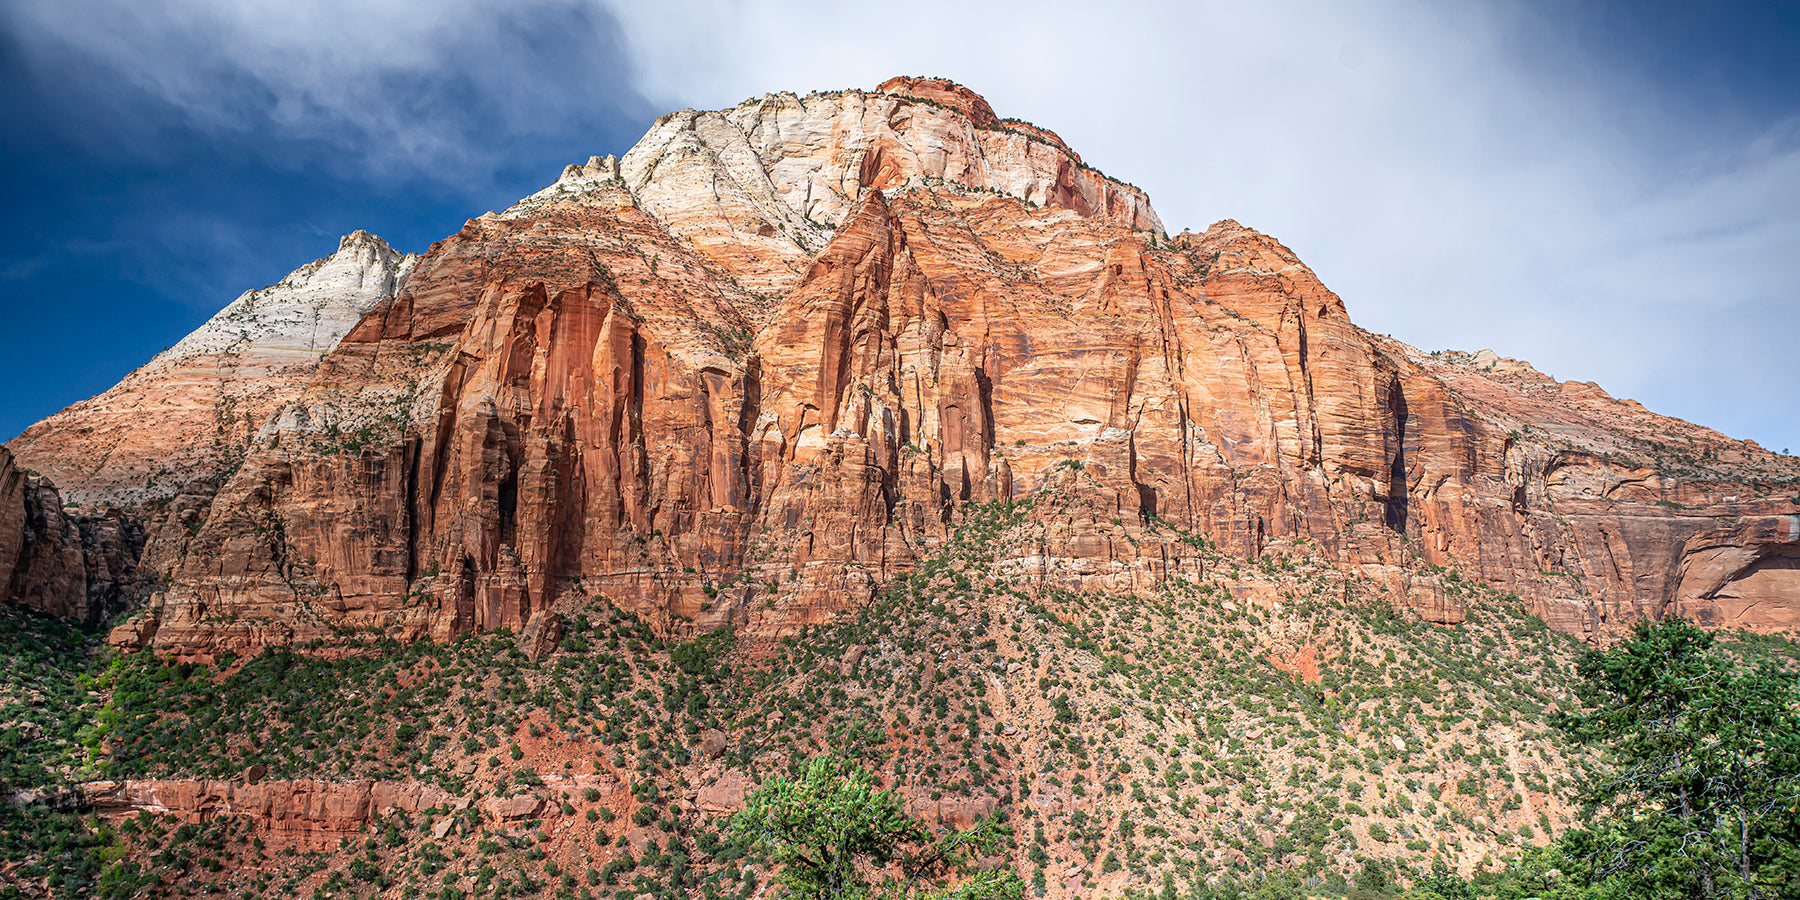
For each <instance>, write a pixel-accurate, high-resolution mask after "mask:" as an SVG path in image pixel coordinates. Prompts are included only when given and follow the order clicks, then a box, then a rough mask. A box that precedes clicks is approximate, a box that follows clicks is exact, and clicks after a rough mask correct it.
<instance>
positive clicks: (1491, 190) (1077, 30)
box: [0, 0, 1800, 450]
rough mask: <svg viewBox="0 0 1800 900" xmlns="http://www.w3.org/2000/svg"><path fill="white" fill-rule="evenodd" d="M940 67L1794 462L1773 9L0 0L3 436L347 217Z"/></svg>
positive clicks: (1575, 368)
mask: <svg viewBox="0 0 1800 900" xmlns="http://www.w3.org/2000/svg"><path fill="white" fill-rule="evenodd" d="M900 73H910V74H934V75H944V76H948V77H952V78H955V79H957V80H959V81H962V82H963V83H965V84H968V85H970V86H972V87H974V88H975V89H976V90H979V91H981V92H982V93H983V94H985V95H986V96H987V97H988V99H989V100H990V101H992V102H993V104H994V106H995V107H996V108H997V109H998V110H999V111H1000V113H1001V114H1002V115H1011V116H1018V117H1021V118H1025V119H1028V120H1031V121H1034V122H1037V123H1038V124H1041V125H1044V126H1046V127H1049V128H1052V129H1054V130H1056V131H1058V132H1059V133H1061V134H1062V135H1063V136H1064V137H1065V138H1067V139H1068V140H1069V141H1070V143H1071V144H1072V145H1073V146H1075V147H1076V148H1077V149H1078V150H1080V151H1081V152H1082V153H1083V155H1084V156H1086V157H1087V158H1088V159H1089V161H1091V162H1093V163H1095V164H1097V165H1098V166H1100V167H1101V168H1103V169H1104V170H1106V171H1107V172H1109V173H1112V174H1114V175H1117V176H1119V177H1121V178H1124V179H1126V180H1129V181H1131V182H1133V183H1135V184H1137V185H1139V186H1141V187H1143V188H1145V189H1146V190H1148V191H1149V192H1150V195H1151V198H1152V200H1153V202H1154V203H1155V204H1156V207H1157V209H1158V211H1159V212H1160V213H1161V214H1162V216H1163V219H1164V220H1165V221H1166V222H1167V223H1168V224H1169V225H1170V226H1171V227H1173V228H1180V227H1183V226H1192V227H1196V228H1203V227H1205V225H1206V224H1208V223H1209V222H1212V221H1214V220H1217V219H1221V218H1235V219H1238V220H1239V221H1242V222H1244V223H1246V224H1249V225H1252V226H1254V227H1257V228H1260V229H1262V230H1264V231H1267V232H1269V233H1271V234H1273V235H1275V236H1276V237H1278V238H1280V239H1282V240H1283V241H1284V242H1286V243H1287V244H1288V245H1289V246H1291V247H1293V248H1294V249H1295V250H1296V251H1297V252H1298V253H1299V254H1300V255H1301V257H1302V258H1303V259H1305V260H1306V261H1307V262H1308V263H1309V264H1310V265H1312V267H1313V268H1314V269H1315V270H1317V271H1318V272H1319V274H1320V275H1321V277H1322V278H1324V280H1325V282H1326V284H1327V285H1329V286H1331V287H1332V288H1333V289H1335V290H1336V291H1338V293H1340V294H1341V295H1342V296H1343V297H1344V300H1345V302H1346V304H1347V305H1348V307H1349V309H1350V311H1351V315H1352V316H1353V318H1355V319H1356V320H1357V321H1358V322H1359V323H1360V324H1362V325H1364V326H1365V327H1368V328H1370V329H1372V330H1375V331H1379V332H1384V333H1389V334H1392V335H1394V336H1395V337H1398V338H1401V339H1403V340H1406V341H1408V342H1410V343H1413V344H1415V345H1418V346H1420V347H1423V348H1425V349H1440V348H1450V347H1454V348H1461V349H1471V350H1472V349H1478V348H1481V347H1489V348H1492V349H1494V350H1496V351H1497V352H1499V353H1502V354H1504V355H1510V356H1516V357H1520V358H1524V359H1528V360H1530V361H1531V362H1533V363H1534V364H1536V365H1538V366H1539V368H1542V369H1544V370H1545V371H1548V372H1550V373H1551V374H1553V375H1555V376H1556V377H1558V378H1563V379H1578V380H1584V381H1587V380H1592V381H1597V382H1599V383H1600V384H1601V385H1602V386H1603V387H1606V388H1607V389H1608V390H1610V391H1611V392H1613V393H1614V394H1616V395H1619V396H1629V397H1633V398H1635V399H1637V400H1639V401H1641V402H1643V403H1645V404H1646V405H1647V406H1649V407H1650V408H1652V409H1654V410H1657V411H1659V412H1664V413H1668V414H1672V415H1678V416H1681V417H1683V418H1687V419H1691V420H1693V421H1697V422H1700V423H1701V424H1705V425H1709V426H1711V427H1714V428H1718V429H1720V430H1722V431H1724V432H1726V433H1727V434H1730V435H1732V436H1734V437H1745V438H1752V439H1755V440H1757V441H1759V442H1760V443H1762V444H1764V445H1765V446H1768V447H1771V448H1772V449H1777V450H1780V449H1782V448H1784V447H1786V448H1794V449H1800V374H1796V372H1795V356H1796V354H1795V353H1794V347H1795V343H1796V335H1797V334H1800V290H1797V287H1796V286H1797V285H1800V3H1797V2H1772V3H1761V4H1748V3H1743V4H1732V3H1714V4H1693V3H1672V2H1661V0H1652V2H1633V3H1622V2H1621V3H1588V4H1581V3H1550V2H1488V3H1466V4H1443V3H1424V2H1419V3H1407V2H1364V3H1357V4H1346V3H1336V2H1324V0H1290V2H1284V3H1268V4H1242V3H1225V2H1184V3H1162V2H1120V3H1113V4H1108V5H1106V6H1105V7H1102V6H1100V5H1098V4H1089V3H1073V2H1058V0H1045V2H1036V3H1029V4H1027V3H1011V2H1005V3H979V2H967V0H913V2H910V3H908V4H906V5H905V7H904V11H902V10H901V9H900V8H897V7H895V6H893V5H892V4H858V3H831V4H823V3H813V2H802V0H666V2H659V3H655V4H624V3H619V4H612V3H608V2H605V0H517V2H513V3H505V4H501V3H488V2H479V0H432V2H427V0H363V2H356V3H352V2H348V0H313V2H298V0H296V2H289V3H284V4H267V3H255V2H249V0H164V2H159V3H156V4H142V3H132V2H128V0H66V2H63V3H59V4H54V5H52V4H9V5H6V6H5V7H3V8H0V87H4V90H0V154H3V155H4V160H5V165H4V166H3V167H0V188H3V190H4V196H5V197H7V198H8V199H9V200H10V202H9V203H7V204H5V205H4V207H0V230H3V232H4V234H3V236H4V240H3V241H0V315H4V317H5V323H6V324H5V326H4V327H3V328H0V384H5V385H7V389H6V390H5V391H0V436H10V435H12V434H15V433H17V432H18V431H19V430H21V429H23V428H24V427H25V426H26V425H28V424H30V422H32V421H35V420H36V419H38V418H41V417H42V416H44V415H47V414H49V413H51V412H54V411H55V410H56V409H59V408H61V407H62V406H64V405H66V404H68V403H71V402H74V401H77V400H80V399H83V398H85V397H88V396H91V395H92V394H94V393H97V392H99V391H101V390H104V389H105V388H106V387H108V386H110V385H111V384H112V383H114V382H116V381H117V380H118V379H119V378H120V377H121V376H123V375H124V374H125V373H126V372H128V371H130V370H131V369H132V368H133V367H135V366H137V365H139V364H141V363H143V362H144V361H145V360H147V359H148V358H149V357H150V356H151V355H152V354H154V353H155V352H156V351H158V350H160V349H161V348H163V347H165V346H167V345H169V344H172V343H174V342H175V341H176V340H178V339H179V338H180V337H181V335H183V334H185V333H186V332H187V331H188V330H190V329H191V328H193V327H194V326H195V325H197V324H198V323H199V322H201V321H203V320H204V319H205V318H206V317H207V316H208V315H210V314H211V313H212V312H214V311H216V310H217V309H218V308H219V307H220V306H223V305H224V304H225V303H226V302H228V301H229V300H230V299H231V298H232V297H234V296H236V295H237V294H238V293H240V292H241V291H243V290H245V289H248V288H252V287H258V286H261V285H263V284H267V283H270V282H272V281H275V280H277V279H279V278H280V277H281V276H282V275H283V274H285V273H286V272H288V271H289V270H291V269H293V268H295V267H297V266H299V265H301V264H303V263H305V262H307V261H309V260H311V259H314V258H317V257H319V256H322V255H324V254H326V253H329V252H330V251H331V250H332V249H334V248H335V247H336V241H337V237H338V236H339V235H341V234H343V233H345V232H348V231H350V230H353V229H356V228H365V229H367V230H369V231H372V232H374V233H376V234H379V235H381V236H382V237H384V238H386V239H388V240H389V241H390V242H391V243H393V244H395V245H396V246H397V247H399V248H401V249H404V250H411V251H422V250H424V249H425V248H426V247H427V246H428V245H429V244H430V242H431V241H433V240H435V239H437V238H440V237H442V236H444V235H447V234H449V233H451V232H453V231H455V230H456V229H457V228H458V227H459V226H460V225H461V223H462V221H463V220H464V219H465V218H468V217H470V216H474V215H478V214H480V213H481V212H483V211H486V210H488V209H496V208H501V207H504V206H506V205H508V204H510V203H511V202H512V201H513V200H515V199H517V198H519V197H521V196H524V195H525V194H528V193H530V192H532V191H534V190H536V189H537V188H538V187H540V186H542V185H543V184H545V183H548V182H549V181H550V180H552V179H553V178H554V177H555V175H556V174H557V172H558V171H560V169H561V167H562V165H563V164H565V163H567V162H573V161H578V160H582V159H585V158H586V157H587V156H589V155H590V154H594V153H619V152H622V151H623V150H625V149H626V148H627V147H629V146H630V144H631V143H632V142H633V141H634V140H635V139H636V138H637V136H638V135H639V134H641V133H642V132H643V130H644V129H645V128H646V127H647V126H648V124H649V122H650V120H651V119H652V118H654V117H655V116H656V115H657V114H659V113H661V112H664V111H667V110H669V109H675V108H679V107H682V106H699V107H717V106H723V105H729V104H732V103H736V102H737V101H739V100H742V99H743V98H744V97H747V96H751V95H754V94H760V93H762V92H764V91H769V90H782V89H787V90H795V91H805V90H810V89H825V88H834V87H850V86H864V87H869V86H873V85H874V84H876V83H878V82H879V81H881V80H882V79H884V78H886V77H887V76H889V75H893V74H900Z"/></svg>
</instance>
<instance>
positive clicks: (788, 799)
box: [731, 757, 1024, 900]
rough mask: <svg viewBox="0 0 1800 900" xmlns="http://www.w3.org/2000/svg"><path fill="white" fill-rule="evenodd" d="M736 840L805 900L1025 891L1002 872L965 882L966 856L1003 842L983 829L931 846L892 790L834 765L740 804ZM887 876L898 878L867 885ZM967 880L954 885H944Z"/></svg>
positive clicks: (825, 760)
mask: <svg viewBox="0 0 1800 900" xmlns="http://www.w3.org/2000/svg"><path fill="white" fill-rule="evenodd" d="M731 833H732V836H733V837H734V838H735V839H736V840H738V841H740V842H742V843H744V844H747V845H751V846H758V847H761V848H763V849H765V850H766V851H767V852H768V853H769V855H770V857H771V858H772V860H773V861H774V863H775V865H776V866H777V867H779V869H780V873H779V875H778V877H779V879H780V881H781V883H782V885H783V886H784V887H786V888H787V890H788V892H789V894H791V895H792V896H794V897H797V898H804V900H815V898H817V900H866V898H875V897H881V898H894V900H904V898H915V897H916V898H922V900H927V898H928V900H1018V898H1019V897H1021V896H1022V895H1023V890H1024V884H1023V883H1022V882H1021V881H1020V880H1019V877H1018V875H1016V874H1015V873H1012V872H1007V871H998V870H992V869H988V870H979V871H973V872H971V869H972V866H971V865H970V860H969V857H970V854H972V853H977V852H981V851H982V850H985V849H988V848H990V847H991V846H992V845H993V844H994V842H995V839H996V838H997V837H998V836H999V830H998V826H997V825H996V823H995V822H994V821H993V820H988V821H985V822H982V823H980V824H978V825H976V826H975V827H973V828H969V829H962V830H954V831H950V832H948V833H946V834H943V835H940V836H937V837H935V838H934V837H933V836H932V834H931V832H930V831H929V830H928V829H927V828H926V827H925V824H924V823H923V822H920V821H919V820H918V819H915V818H912V817H911V816H908V815H907V814H906V811H905V804H904V802H903V801H902V800H901V799H900V796H899V794H897V793H896V792H895V791H893V790H892V789H888V790H876V788H875V783H874V778H873V777H872V776H871V775H870V774H869V773H868V772H866V771H863V770H862V769H860V768H857V767H855V766H852V765H850V764H848V763H845V762H843V761H841V760H837V759H833V758H831V757H818V758H815V759H811V760H808V761H807V763H806V766H805V767H804V768H803V769H802V771H801V773H800V776H799V777H798V778H794V779H789V778H785V777H781V776H775V777H772V778H770V779H768V780H767V781H765V782H764V783H763V785H762V786H761V787H759V788H757V789H756V791H754V792H753V793H752V794H751V795H750V797H749V798H747V799H746V800H745V803H744V808H743V810H742V811H740V812H739V813H738V814H737V815H736V816H733V817H732V820H731ZM890 867H896V868H897V869H898V871H899V876H898V877H893V876H891V875H890V876H888V877H885V878H883V880H882V883H881V885H879V886H876V885H874V884H872V883H871V882H870V878H871V877H873V876H874V875H875V874H877V873H880V872H882V871H884V870H887V869H889V868H890ZM962 875H967V876H968V877H967V879H966V880H964V881H962V882H961V883H960V884H951V883H950V882H951V881H952V880H953V879H954V878H955V877H957V876H962Z"/></svg>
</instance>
